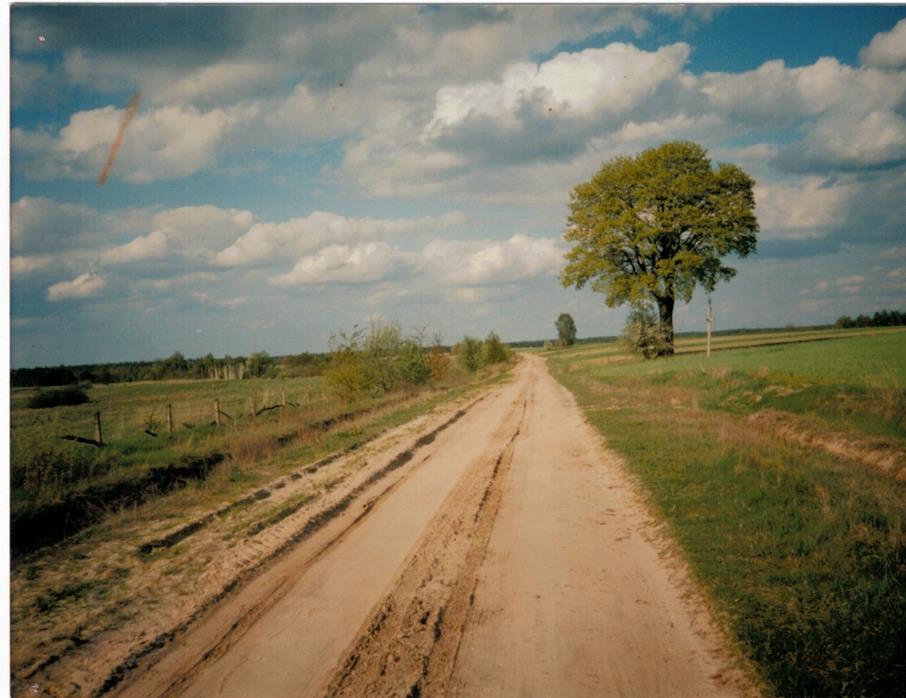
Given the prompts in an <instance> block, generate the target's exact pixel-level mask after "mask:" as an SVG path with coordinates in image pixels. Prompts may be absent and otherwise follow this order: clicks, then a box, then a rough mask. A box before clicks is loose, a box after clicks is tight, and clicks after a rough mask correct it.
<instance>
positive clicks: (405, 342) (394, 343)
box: [324, 322, 431, 402]
mask: <svg viewBox="0 0 906 698" xmlns="http://www.w3.org/2000/svg"><path fill="white" fill-rule="evenodd" d="M430 377H431V366H430V364H429V362H428V358H427V356H426V355H425V350H424V348H423V347H422V344H421V339H420V338H419V337H404V336H403V333H402V330H401V329H400V327H399V325H396V324H389V325H383V324H381V323H377V322H375V323H372V325H371V328H370V331H369V332H368V334H367V335H366V334H365V331H364V330H363V329H362V328H355V329H354V330H353V332H352V334H348V335H347V334H346V333H341V334H340V335H338V336H335V337H332V338H331V354H330V363H329V364H328V367H327V368H326V369H325V370H324V381H325V383H326V384H327V387H328V389H329V390H331V391H332V392H333V393H334V394H335V395H337V396H338V397H339V398H341V399H343V400H345V401H347V402H351V401H353V400H356V399H360V398H363V397H378V396H380V395H383V394H386V393H390V392H394V391H398V390H416V389H417V388H418V387H419V386H421V385H423V384H425V383H427V382H428V379H429V378H430Z"/></svg>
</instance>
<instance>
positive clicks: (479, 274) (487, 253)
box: [421, 234, 564, 286]
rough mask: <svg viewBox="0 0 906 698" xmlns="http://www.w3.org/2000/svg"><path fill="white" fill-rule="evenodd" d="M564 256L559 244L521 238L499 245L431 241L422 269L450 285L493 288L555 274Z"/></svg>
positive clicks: (423, 252)
mask: <svg viewBox="0 0 906 698" xmlns="http://www.w3.org/2000/svg"><path fill="white" fill-rule="evenodd" d="M563 252H564V249H563V248H562V247H561V245H560V243H559V241H557V240H554V239H551V238H532V237H527V236H525V235H518V234H517V235H513V236H512V237H511V238H509V239H508V240H504V241H500V242H498V241H494V240H478V241H471V240H469V241H466V240H432V241H431V242H430V243H429V244H428V245H427V246H426V247H425V248H424V250H422V253H421V265H422V268H423V269H424V271H425V272H426V273H428V274H429V275H430V276H431V277H432V278H437V279H440V280H442V281H444V282H446V283H448V284H450V285H455V286H481V285H494V284H501V283H509V282H513V281H519V280H522V279H528V278H531V277H533V276H537V275H539V274H543V273H556V272H557V271H558V270H559V269H560V266H561V265H562V262H563Z"/></svg>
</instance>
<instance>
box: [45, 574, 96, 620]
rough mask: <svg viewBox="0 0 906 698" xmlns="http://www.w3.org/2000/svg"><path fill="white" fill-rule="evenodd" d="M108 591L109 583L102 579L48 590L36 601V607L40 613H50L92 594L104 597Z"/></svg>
mask: <svg viewBox="0 0 906 698" xmlns="http://www.w3.org/2000/svg"><path fill="white" fill-rule="evenodd" d="M106 591H107V581H106V580H102V579H89V580H84V581H78V582H73V583H72V584H67V585H66V586H64V587H62V588H61V589H57V590H48V591H47V592H45V593H43V594H39V595H38V596H37V598H35V601H34V607H35V609H36V610H37V611H38V612H39V613H50V612H51V611H53V610H55V609H56V608H57V607H58V606H60V605H61V604H64V603H67V602H69V603H71V602H76V601H80V600H81V599H83V598H84V597H85V596H86V595H87V594H89V593H90V592H94V594H95V595H98V594H100V595H104V594H105V593H106Z"/></svg>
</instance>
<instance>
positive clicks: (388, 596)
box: [118, 356, 745, 696]
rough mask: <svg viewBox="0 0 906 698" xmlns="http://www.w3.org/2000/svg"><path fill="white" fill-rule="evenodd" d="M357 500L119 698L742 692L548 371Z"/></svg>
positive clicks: (706, 622)
mask: <svg viewBox="0 0 906 698" xmlns="http://www.w3.org/2000/svg"><path fill="white" fill-rule="evenodd" d="M363 499H364V503H363V504H361V505H357V506H350V507H349V508H348V510H346V511H344V512H343V513H342V514H341V515H340V516H337V517H336V518H334V519H333V520H332V521H330V523H329V524H328V525H326V526H323V527H322V528H321V529H319V530H318V532H317V533H316V534H315V535H313V536H311V537H309V538H307V539H305V540H304V541H303V542H302V543H300V544H299V545H298V546H297V547H296V548H294V549H293V550H292V551H291V552H289V553H288V554H286V555H285V556H284V557H282V558H281V559H280V561H279V562H278V563H276V564H275V565H274V566H273V567H271V568H270V569H269V570H267V571H266V572H265V573H264V574H262V575H261V576H259V577H258V578H256V579H255V580H253V581H252V582H250V583H248V584H247V585H246V586H245V587H244V588H243V589H242V590H241V591H240V592H239V593H237V594H235V595H234V596H232V597H231V598H229V599H228V600H227V601H225V602H224V603H223V604H221V606H220V607H218V608H217V609H216V610H215V611H214V612H213V613H211V614H210V615H209V616H208V617H206V618H205V619H203V620H202V621H200V622H199V623H197V624H196V626H195V627H194V628H192V629H191V630H190V631H189V632H188V633H186V634H185V636H184V637H182V638H181V639H180V640H178V641H177V642H174V643H173V646H172V647H170V648H169V649H168V650H167V652H166V653H165V654H164V655H163V656H162V657H160V658H158V659H155V662H154V664H152V665H150V666H140V667H138V669H137V670H136V671H134V672H132V673H133V675H132V676H130V677H129V679H128V680H127V681H125V682H123V683H122V684H121V685H120V686H119V687H118V693H119V694H122V695H130V696H149V695H168V694H170V695H176V694H178V695H188V696H250V695H254V696H290V695H292V696H322V695H330V696H340V695H343V696H364V695H369V696H372V695H388V696H390V695H396V696H405V695H409V696H417V695H422V696H426V695H432V696H433V695H462V696H485V695H487V696H491V695H493V696H515V695H520V696H521V695H524V696H553V695H556V696H573V695H575V696H592V695H638V696H653V695H669V696H678V695H689V696H708V695H736V694H739V693H740V692H741V691H743V690H745V689H744V688H742V687H743V686H744V683H743V681H742V678H741V675H740V674H739V672H738V671H736V670H735V669H733V668H732V667H731V665H730V662H729V660H728V659H726V657H725V656H724V655H723V654H722V653H721V650H720V647H721V640H720V637H719V634H718V633H717V632H716V631H715V630H714V627H713V624H712V621H711V619H710V616H709V614H708V613H707V611H706V610H705V608H704V606H703V605H702V604H701V603H700V602H699V601H697V596H696V594H695V592H694V590H693V589H692V588H691V585H689V583H688V582H686V581H685V580H684V573H683V568H682V565H680V564H679V563H678V562H677V561H676V559H675V558H674V557H673V556H672V555H671V554H670V553H669V550H668V548H667V544H666V543H665V542H664V541H662V540H659V539H658V538H657V533H656V531H655V528H656V526H655V524H654V522H652V521H651V519H650V518H649V517H648V516H647V515H646V513H645V511H644V508H643V507H642V505H641V504H640V502H639V500H638V498H637V496H636V495H635V493H634V490H633V489H632V487H631V486H630V485H629V483H628V481H627V479H626V477H625V476H624V475H623V473H622V471H621V470H620V467H619V463H618V461H617V460H616V459H615V458H614V457H613V456H612V455H610V454H609V453H608V452H607V451H606V450H605V449H604V448H603V446H602V445H601V443H600V441H599V439H598V438H597V436H596V435H595V433H594V432H593V431H592V430H591V429H590V427H588V426H587V425H586V424H585V422H584V421H583V420H582V418H581V416H580V414H579V412H578V409H577V407H576V405H575V402H574V401H573V399H572V397H571V395H570V394H569V393H568V392H567V391H566V390H565V389H564V388H562V387H561V386H560V385H559V384H557V383H556V382H555V381H554V380H553V378H552V377H551V376H550V375H549V373H548V372H547V369H546V366H545V364H544V362H543V361H542V360H541V359H539V358H537V357H533V356H526V357H524V359H523V360H522V362H521V364H520V366H519V367H518V368H517V369H516V371H515V379H514V380H513V381H512V382H511V383H509V384H508V385H506V386H504V387H503V388H497V389H495V390H494V392H493V393H492V394H491V395H489V396H488V397H486V398H485V399H483V400H481V401H479V402H478V403H477V404H475V405H474V406H472V407H471V409H469V410H468V411H467V412H466V413H465V414H464V415H462V416H461V418H459V419H458V420H457V421H456V423H455V424H452V425H451V426H450V427H449V428H447V429H445V430H444V431H443V432H442V433H440V434H439V435H438V436H437V437H436V438H435V439H433V440H432V441H430V442H428V443H423V444H422V445H420V446H419V448H417V449H416V450H415V451H414V452H413V453H412V457H411V458H410V459H409V460H408V462H407V463H406V465H405V466H404V467H401V468H399V470H398V471H396V472H395V474H394V476H393V477H388V478H385V479H383V480H380V481H379V482H377V483H375V485H374V488H373V490H369V491H368V492H367V493H366V496H365V497H364V498H363Z"/></svg>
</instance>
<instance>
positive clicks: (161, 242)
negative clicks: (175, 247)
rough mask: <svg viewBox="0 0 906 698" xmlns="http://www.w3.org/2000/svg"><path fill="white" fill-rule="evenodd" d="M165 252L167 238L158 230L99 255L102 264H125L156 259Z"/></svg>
mask: <svg viewBox="0 0 906 698" xmlns="http://www.w3.org/2000/svg"><path fill="white" fill-rule="evenodd" d="M166 252H167V236H166V235H164V234H163V233H162V232H160V231H159V230H155V231H154V232H153V233H149V234H148V235H145V236H142V237H137V238H135V239H134V240H132V241H131V242H127V243H126V244H125V245H119V246H117V247H114V248H112V249H109V250H105V251H104V252H103V253H102V254H101V263H102V264H125V263H128V262H138V261H141V260H145V259H157V258H160V257H163V256H164V255H165V254H166Z"/></svg>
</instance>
